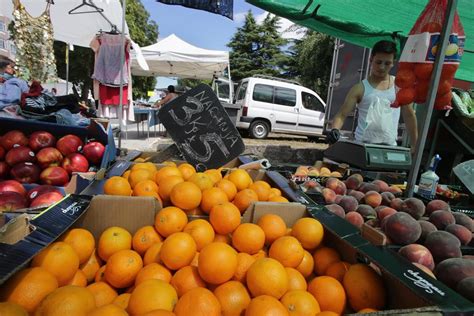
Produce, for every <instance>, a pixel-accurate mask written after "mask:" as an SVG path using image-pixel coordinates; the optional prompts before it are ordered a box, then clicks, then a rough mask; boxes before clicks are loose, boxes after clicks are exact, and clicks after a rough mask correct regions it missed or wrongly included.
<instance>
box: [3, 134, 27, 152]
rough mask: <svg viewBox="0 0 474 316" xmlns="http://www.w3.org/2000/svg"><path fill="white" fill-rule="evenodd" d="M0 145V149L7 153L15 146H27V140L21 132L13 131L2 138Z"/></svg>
mask: <svg viewBox="0 0 474 316" xmlns="http://www.w3.org/2000/svg"><path fill="white" fill-rule="evenodd" d="M0 145H2V147H3V148H4V149H5V150H7V151H8V150H10V149H12V148H13V147H14V146H15V145H18V146H28V138H27V137H26V136H25V134H23V132H21V131H18V130H13V131H9V132H8V133H6V134H5V135H3V136H2V138H1V140H0Z"/></svg>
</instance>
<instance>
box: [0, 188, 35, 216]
mask: <svg viewBox="0 0 474 316" xmlns="http://www.w3.org/2000/svg"><path fill="white" fill-rule="evenodd" d="M26 207H28V201H27V200H26V198H25V196H24V195H22V194H20V193H17V192H11V191H8V192H0V212H9V211H14V210H17V209H20V208H26Z"/></svg>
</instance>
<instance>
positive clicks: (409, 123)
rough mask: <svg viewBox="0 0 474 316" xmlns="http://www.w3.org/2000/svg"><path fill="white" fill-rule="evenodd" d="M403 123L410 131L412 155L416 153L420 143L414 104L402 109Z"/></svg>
mask: <svg viewBox="0 0 474 316" xmlns="http://www.w3.org/2000/svg"><path fill="white" fill-rule="evenodd" d="M401 111H402V116H403V121H404V122H405V126H406V127H407V130H408V136H409V137H410V148H411V153H412V154H413V153H414V152H415V147H416V142H417V141H418V127H417V123H416V115H415V111H414V110H413V104H408V105H404V106H402V107H401Z"/></svg>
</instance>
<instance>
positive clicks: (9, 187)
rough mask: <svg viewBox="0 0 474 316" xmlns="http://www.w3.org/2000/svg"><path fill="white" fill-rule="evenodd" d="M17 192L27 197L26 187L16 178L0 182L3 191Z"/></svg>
mask: <svg viewBox="0 0 474 316" xmlns="http://www.w3.org/2000/svg"><path fill="white" fill-rule="evenodd" d="M9 191H10V192H16V193H20V194H21V195H23V196H25V197H26V189H25V188H24V187H23V186H22V185H21V183H20V182H18V181H16V180H5V181H1V182H0V193H1V192H9Z"/></svg>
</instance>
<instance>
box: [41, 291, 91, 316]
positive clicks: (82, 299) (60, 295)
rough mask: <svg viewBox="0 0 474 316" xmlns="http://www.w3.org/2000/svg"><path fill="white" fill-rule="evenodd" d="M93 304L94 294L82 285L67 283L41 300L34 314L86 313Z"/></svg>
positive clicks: (62, 314)
mask: <svg viewBox="0 0 474 316" xmlns="http://www.w3.org/2000/svg"><path fill="white" fill-rule="evenodd" d="M94 308H96V306H95V299H94V295H93V294H92V293H91V291H89V290H88V289H86V288H84V287H79V286H74V285H67V286H63V287H60V288H58V289H56V290H54V291H53V292H51V293H50V294H49V295H48V296H46V298H45V299H44V300H43V301H41V304H40V305H39V307H38V309H37V310H36V313H35V316H64V315H87V313H89V312H90V311H92V310H93V309H94Z"/></svg>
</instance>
